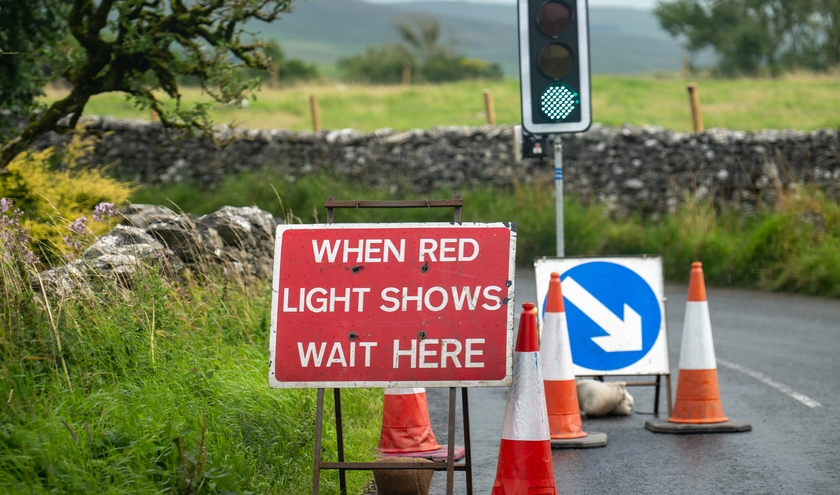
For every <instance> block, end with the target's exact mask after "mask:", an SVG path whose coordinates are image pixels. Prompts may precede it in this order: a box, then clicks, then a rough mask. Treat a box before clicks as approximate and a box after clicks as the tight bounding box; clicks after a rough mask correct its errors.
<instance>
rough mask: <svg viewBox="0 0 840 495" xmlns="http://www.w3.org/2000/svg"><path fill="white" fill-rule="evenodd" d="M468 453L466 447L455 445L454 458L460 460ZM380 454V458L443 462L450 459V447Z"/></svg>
mask: <svg viewBox="0 0 840 495" xmlns="http://www.w3.org/2000/svg"><path fill="white" fill-rule="evenodd" d="M466 454H467V451H466V449H464V447H460V446H458V445H456V446H455V456H454V457H455V459H454V460H456V461H460V460H461V459H463V458H464V456H465V455H466ZM379 456H380V458H399V457H411V458H413V459H428V460H430V461H434V462H443V461H446V460H447V459H449V448H448V447H441V448H439V449H437V450H426V451H424V452H380V453H379Z"/></svg>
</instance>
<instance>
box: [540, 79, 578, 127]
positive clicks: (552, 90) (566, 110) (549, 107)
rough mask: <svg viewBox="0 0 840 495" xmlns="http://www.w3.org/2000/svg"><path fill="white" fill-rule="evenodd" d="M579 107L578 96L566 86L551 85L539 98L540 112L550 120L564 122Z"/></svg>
mask: <svg viewBox="0 0 840 495" xmlns="http://www.w3.org/2000/svg"><path fill="white" fill-rule="evenodd" d="M578 106H580V96H579V95H578V93H577V92H576V91H574V90H573V89H572V88H570V87H569V86H568V85H566V84H552V85H551V86H549V87H547V88H546V89H545V91H543V93H542V95H541V96H540V110H542V112H543V114H545V116H546V117H548V118H549V119H550V120H554V121H558V120H564V119H566V118H567V117H568V116H569V115H571V113H572V112H574V111H575V109H576V108H577V107H578Z"/></svg>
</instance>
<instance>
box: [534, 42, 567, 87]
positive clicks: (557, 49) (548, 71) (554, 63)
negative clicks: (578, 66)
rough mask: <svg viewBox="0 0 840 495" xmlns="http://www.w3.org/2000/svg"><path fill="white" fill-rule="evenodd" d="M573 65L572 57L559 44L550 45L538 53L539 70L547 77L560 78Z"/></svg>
mask: <svg viewBox="0 0 840 495" xmlns="http://www.w3.org/2000/svg"><path fill="white" fill-rule="evenodd" d="M574 65H575V57H574V55H572V52H571V51H569V49H568V48H566V47H565V46H564V45H561V44H560V43H551V44H550V45H547V46H546V47H545V48H543V50H542V52H540V60H539V66H540V70H541V71H543V74H545V75H546V76H548V77H551V78H554V79H558V78H561V77H563V76H565V75H566V74H568V73H569V71H570V70H572V67H574Z"/></svg>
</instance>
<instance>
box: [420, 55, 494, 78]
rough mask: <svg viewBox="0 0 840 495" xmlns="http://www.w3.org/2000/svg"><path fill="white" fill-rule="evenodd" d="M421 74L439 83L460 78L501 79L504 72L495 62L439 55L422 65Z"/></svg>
mask: <svg viewBox="0 0 840 495" xmlns="http://www.w3.org/2000/svg"><path fill="white" fill-rule="evenodd" d="M422 75H423V78H424V79H425V80H427V81H429V82H433V83H439V82H448V81H460V80H461V79H501V78H502V77H503V76H504V73H503V72H502V66H501V65H499V64H497V63H490V62H485V61H484V60H481V59H477V58H467V57H461V56H440V57H435V58H432V59H430V60H429V61H428V62H426V63H425V65H423V68H422Z"/></svg>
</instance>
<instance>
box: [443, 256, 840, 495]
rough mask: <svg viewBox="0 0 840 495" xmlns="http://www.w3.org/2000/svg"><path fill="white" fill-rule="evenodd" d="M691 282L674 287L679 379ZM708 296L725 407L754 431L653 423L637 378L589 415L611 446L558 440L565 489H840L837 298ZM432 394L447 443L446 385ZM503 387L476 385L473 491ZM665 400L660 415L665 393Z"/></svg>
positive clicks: (524, 290) (558, 475)
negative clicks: (664, 430)
mask: <svg viewBox="0 0 840 495" xmlns="http://www.w3.org/2000/svg"><path fill="white" fill-rule="evenodd" d="M687 291H688V287H687V285H686V286H676V285H669V286H668V287H667V288H666V296H667V302H666V310H667V318H668V333H669V350H670V360H671V370H672V373H673V375H672V376H673V378H672V383H673V387H676V383H677V380H676V378H677V371H678V370H677V367H678V363H679V352H680V342H681V338H682V325H683V316H684V311H685V301H686V297H687ZM516 294H517V307H521V303H522V302H525V301H534V300H535V294H536V289H535V286H534V275H533V271H528V270H520V273H519V274H517V277H516ZM708 298H709V305H710V312H711V319H712V331H713V336H714V344H715V353H716V356H717V359H718V376H719V380H720V393H721V397H722V401H723V407H724V412H725V414H726V415H727V416H728V417H729V418H732V419H740V420H744V421H747V422H749V423H751V424H752V426H753V431H751V432H747V433H731V434H705V435H668V434H657V433H652V432H649V431H647V430H646V429H645V428H644V423H645V421H647V420H649V419H651V418H653V417H654V416H652V415H650V414H645V413H651V412H652V411H653V397H654V395H653V388H652V387H634V388H631V389H630V393H631V394H633V396H634V397H635V399H636V406H635V408H634V413H633V414H632V415H630V416H626V417H608V418H593V419H586V420H584V423H583V427H584V430H585V431H594V432H605V433H607V434H608V435H609V445H608V446H607V447H605V448H600V449H590V450H555V451H554V452H553V463H554V472H555V480H556V483H557V492H558V494H561V493H562V494H597V495H606V494H613V493H616V494H621V495H630V494H671V493H673V494H771V493H772V494H788V493H790V494H797V495H798V494H802V493H809V494H840V301H838V300H830V299H821V298H812V297H802V296H793V295H784V294H766V293H759V292H749V291H741V290H729V289H713V288H710V289H709V290H708ZM629 379H630V380H638V379H639V378H636V377H629ZM427 394H428V397H429V403H430V417H431V419H432V424H433V426H434V430H435V434H436V435H437V437H438V441H439V442H440V443H443V442H445V441H446V438H447V431H446V424H447V423H446V420H447V416H446V415H447V411H448V389H431V388H430V389H427ZM457 395H458V397H459V404H458V413H457V414H458V425H457V428H456V430H457V431H456V441H457V443H458V444H459V445H463V435H462V433H463V430H462V425H461V421H460V418H461V404H460V396H461V394H460V392H459V393H458V394H457ZM506 398H507V389H506V388H473V389H470V390H469V410H470V421H471V434H472V449H473V470H474V471H473V487H474V493H476V494H488V493H490V489H491V487H492V485H493V481H494V479H495V474H496V462H497V459H498V454H499V442H500V437H501V432H502V423H503V420H504V408H505V401H506ZM660 404H661V405H660V411H661V413H662V414H661V416H660V417H663V418H664V417H666V414H665V411H666V410H667V407H666V403H665V396H664V394H663V397H662V399H661V403H660ZM465 480H466V477H465V474H464V473H456V474H455V493H466V488H465V486H466V483H465ZM445 481H446V473H445V472H437V473H435V475H434V479H433V482H432V491H431V493H432V494H435V495H437V494H443V493H446V491H445V487H446V483H445Z"/></svg>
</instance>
